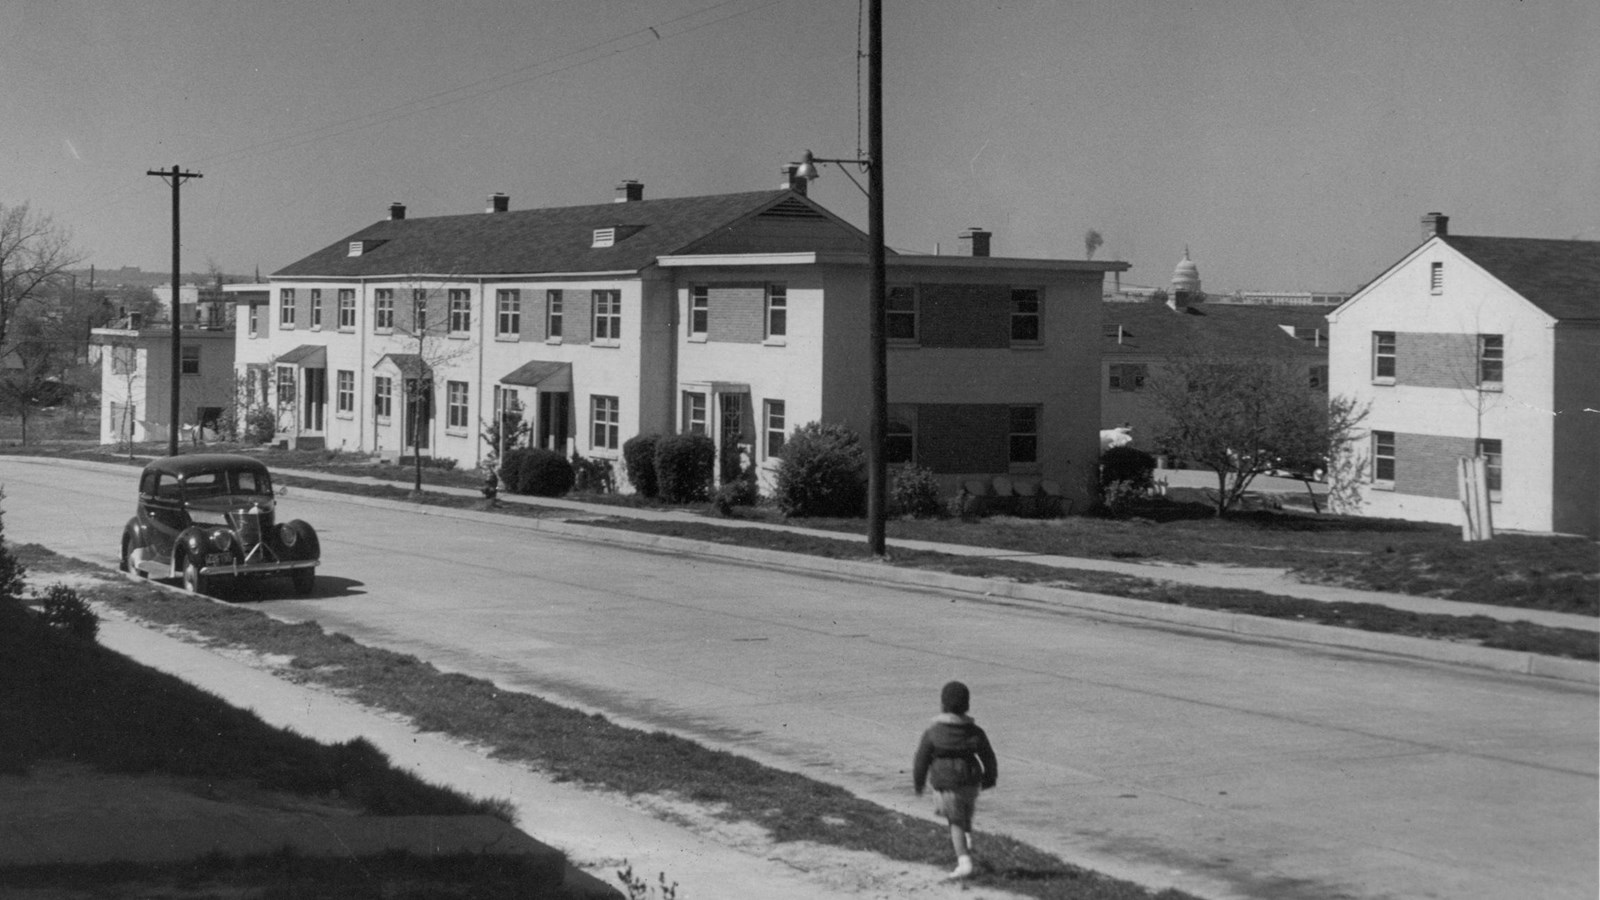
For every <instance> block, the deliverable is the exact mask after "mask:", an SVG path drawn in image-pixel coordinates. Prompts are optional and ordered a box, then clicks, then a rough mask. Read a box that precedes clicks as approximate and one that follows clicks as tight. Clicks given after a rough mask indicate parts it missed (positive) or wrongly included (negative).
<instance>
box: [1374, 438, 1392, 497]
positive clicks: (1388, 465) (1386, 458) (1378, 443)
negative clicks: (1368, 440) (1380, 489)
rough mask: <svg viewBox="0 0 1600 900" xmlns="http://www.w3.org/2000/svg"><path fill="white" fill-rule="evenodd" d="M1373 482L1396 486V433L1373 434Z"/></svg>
mask: <svg viewBox="0 0 1600 900" xmlns="http://www.w3.org/2000/svg"><path fill="white" fill-rule="evenodd" d="M1372 480H1373V481H1375V482H1377V483H1379V484H1384V485H1388V486H1390V487H1393V486H1394V432H1392V431H1374V432H1373V433H1372Z"/></svg>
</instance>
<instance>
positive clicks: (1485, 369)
mask: <svg viewBox="0 0 1600 900" xmlns="http://www.w3.org/2000/svg"><path fill="white" fill-rule="evenodd" d="M1505 375H1506V339H1505V335H1500V334H1480V335H1478V387H1481V388H1485V389H1488V390H1499V389H1500V384H1501V382H1502V380H1503V379H1504V378H1505Z"/></svg>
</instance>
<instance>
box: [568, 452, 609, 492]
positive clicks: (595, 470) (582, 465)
mask: <svg viewBox="0 0 1600 900" xmlns="http://www.w3.org/2000/svg"><path fill="white" fill-rule="evenodd" d="M572 473H573V476H574V477H575V478H576V481H575V486H576V487H577V489H578V490H580V491H588V492H590V493H594V494H611V493H615V492H616V490H617V480H616V473H615V471H614V470H613V469H612V467H611V460H609V459H589V458H586V457H585V456H584V455H583V454H581V453H579V452H578V451H576V450H574V451H572Z"/></svg>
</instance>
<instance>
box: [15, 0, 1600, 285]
mask: <svg viewBox="0 0 1600 900" xmlns="http://www.w3.org/2000/svg"><path fill="white" fill-rule="evenodd" d="M883 6H884V17H883V18H884V63H883V64H884V143H885V146H884V154H883V159H882V167H881V171H882V176H883V183H884V188H885V198H886V200H885V205H886V223H887V226H886V227H887V239H888V243H889V245H890V246H891V247H893V248H895V249H896V250H899V251H901V252H911V253H933V252H936V251H942V252H945V253H950V252H953V250H954V247H955V243H956V237H957V235H958V234H959V233H960V232H961V231H963V230H964V229H966V228H968V227H980V228H985V229H988V230H989V231H991V232H993V234H994V238H993V253H994V255H996V256H1027V257H1049V258H1065V259H1081V258H1083V257H1084V255H1085V249H1084V234H1085V232H1086V231H1087V230H1088V229H1091V228H1092V229H1095V230H1097V231H1099V232H1100V233H1101V234H1102V235H1103V237H1104V241H1105V243H1104V245H1103V246H1101V247H1100V248H1099V250H1098V251H1097V252H1096V254H1095V258H1096V259H1120V260H1125V261H1127V262H1129V263H1130V264H1131V265H1132V267H1133V268H1132V270H1131V271H1130V272H1128V273H1127V274H1126V275H1124V276H1123V277H1124V281H1125V283H1132V284H1143V285H1164V284H1166V283H1167V282H1168V281H1169V279H1170V278H1171V274H1172V269H1173V266H1174V265H1175V264H1176V263H1177V261H1178V260H1179V259H1180V258H1181V257H1182V256H1183V254H1184V252H1185V248H1187V249H1188V252H1189V253H1190V255H1191V257H1192V258H1193V259H1194V260H1195V261H1196V263H1197V264H1198V265H1199V268H1200V273H1201V277H1202V279H1203V281H1204V287H1205V289H1206V290H1207V291H1208V292H1212V293H1219V292H1227V291H1232V290H1319V291H1320V290H1332V291H1337V290H1347V291H1348V290H1354V289H1355V288H1357V287H1358V286H1360V285H1361V284H1363V283H1365V282H1366V281H1367V280H1369V279H1371V278H1372V277H1374V276H1376V275H1377V274H1379V273H1380V272H1381V271H1382V270H1383V269H1384V268H1386V267H1387V266H1389V265H1390V264H1392V263H1394V262H1395V261H1397V260H1398V259H1399V258H1400V257H1401V256H1402V255H1404V254H1405V253H1406V252H1407V251H1409V250H1410V249H1411V248H1412V247H1414V246H1415V245H1416V244H1417V243H1419V242H1420V240H1421V230H1420V226H1419V224H1418V223H1419V219H1420V217H1421V216H1422V214H1423V213H1426V212H1430V211H1439V212H1443V213H1445V214H1447V215H1449V216H1450V217H1451V223H1450V228H1451V231H1452V232H1454V233H1459V234H1478V235H1499V236H1518V237H1544V238H1563V239H1574V238H1576V239H1586V240H1600V53H1596V52H1594V43H1595V39H1596V37H1597V36H1600V3H1595V2H1593V0H1554V2H1543V0H1528V2H1512V0H1415V2H1342V0H1323V2H1315V3H1313V2H1267V0H1259V2H1258V0H1249V2H1245V0H1208V2H1198V0H1196V2H1181V0H1172V2H1141V0H1115V2H1112V0H1106V2H1082V3H1080V2H1050V0H1032V2H1025V0H982V2H980V0H884V2H883ZM862 28H863V26H862V19H861V15H860V3H859V2H858V0H805V2H803V3H802V2H792V0H791V2H787V3H785V2H771V0H544V2H538V0H501V2H494V0H452V2H449V3H440V2H437V0H314V2H307V0H274V2H271V3H262V2H233V0H210V2H200V0H194V2H178V0H99V2H89V0H0V205H5V206H13V205H17V204H21V203H28V204H30V205H31V207H32V209H33V210H35V211H36V212H40V213H45V214H48V215H49V216H51V217H52V218H53V219H54V221H55V223H56V224H57V225H60V226H64V227H65V228H67V229H68V230H70V232H71V233H72V236H73V239H74V242H75V244H76V246H77V247H78V249H79V250H80V251H81V252H82V253H83V254H84V255H85V258H86V263H93V264H95V265H96V266H97V267H99V268H100V269H102V270H104V269H109V268H117V267H120V266H138V267H141V268H144V269H145V270H147V271H157V272H160V271H166V270H169V269H170V266H171V197H172V195H171V190H170V188H169V187H168V186H167V184H166V182H165V181H164V180H163V179H161V178H157V177H154V176H150V175H147V174H146V173H147V172H148V171H150V170H155V169H170V168H171V167H172V166H173V165H178V166H181V167H182V168H183V169H184V170H185V171H192V172H198V173H200V174H201V175H202V176H203V177H201V178H199V179H195V180H190V181H187V182H185V183H184V185H183V188H182V193H181V202H182V232H183V237H182V267H183V269H184V271H186V272H187V271H205V270H207V269H208V268H210V267H211V266H213V265H215V266H218V267H220V268H221V269H222V270H223V271H225V272H227V273H230V274H242V275H249V274H253V273H254V272H255V271H256V270H257V269H259V270H260V271H261V272H262V273H263V274H268V273H271V272H272V271H275V270H277V269H279V268H282V267H284V266H287V265H289V264H290V263H292V262H294V261H296V260H298V259H300V258H301V257H303V256H306V255H308V254H310V253H312V252H313V251H315V250H317V249H319V248H321V247H324V246H326V245H328V244H331V243H334V242H335V241H338V240H340V239H341V238H343V237H345V236H346V235H348V234H350V233H352V232H354V231H357V230H358V229H360V228H362V227H364V226H366V225H368V224H370V223H371V222H373V221H376V220H378V219H382V218H385V217H386V216H387V215H388V207H389V204H390V203H391V202H394V201H399V202H402V203H405V204H406V205H407V207H408V215H409V216H411V217H417V216H432V215H449V214H459V213H472V212H481V211H482V210H483V209H484V207H485V198H486V197H487V196H488V195H489V194H492V193H495V192H503V193H505V194H508V195H509V196H510V202H511V206H512V208H514V209H525V208H531V207H545V206H571V205H583V204H589V203H605V202H610V200H611V199H612V197H613V193H614V186H615V184H616V183H617V182H618V181H620V180H623V179H636V180H639V181H642V182H643V183H644V190H645V196H646V197H647V198H661V197H676V196H692V195H700V194H716V193H732V192H742V191H754V190H765V189H770V188H776V187H778V185H779V182H780V174H779V172H780V167H781V166H782V165H783V164H784V163H785V162H789V161H793V160H796V159H798V158H799V156H800V154H801V152H802V151H804V150H806V149H810V150H812V151H813V152H814V153H815V154H816V155H817V156H819V157H836V158H858V157H859V156H863V155H865V153H864V150H865V145H866V133H865V122H864V118H863V117H864V115H865V95H864V90H865V83H864V77H865V64H864V62H863V61H861V60H860V59H859V57H858V40H861V41H864V35H863V34H862ZM861 46H863V47H864V44H862V45H861ZM858 63H859V64H860V65H859V66H858ZM858 68H859V69H860V71H861V78H862V80H861V81H860V82H858ZM810 195H811V197H812V198H813V199H814V200H816V201H818V202H819V203H821V204H822V205H824V206H826V207H827V208H829V209H830V210H832V211H834V212H835V213H838V214H839V215H841V216H843V217H844V218H845V219H847V220H849V221H851V222H853V223H855V224H857V225H858V226H860V227H862V228H865V227H866V199H865V197H864V196H863V194H862V193H861V192H860V191H859V190H858V189H857V188H856V187H855V186H854V185H853V184H852V183H851V182H850V180H849V179H848V178H847V177H845V176H844V174H842V173H841V172H840V171H839V170H838V169H837V168H836V167H831V166H830V167H825V168H824V171H823V177H822V178H821V179H820V180H818V181H817V182H815V183H814V184H813V185H812V186H811V194H810Z"/></svg>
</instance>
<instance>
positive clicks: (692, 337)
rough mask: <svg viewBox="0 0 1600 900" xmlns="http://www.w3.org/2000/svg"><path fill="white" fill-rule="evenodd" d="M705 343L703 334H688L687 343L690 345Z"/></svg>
mask: <svg viewBox="0 0 1600 900" xmlns="http://www.w3.org/2000/svg"><path fill="white" fill-rule="evenodd" d="M705 342H706V336H705V335H704V334H698V333H695V332H690V334H689V343H691V344H704V343H705Z"/></svg>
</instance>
